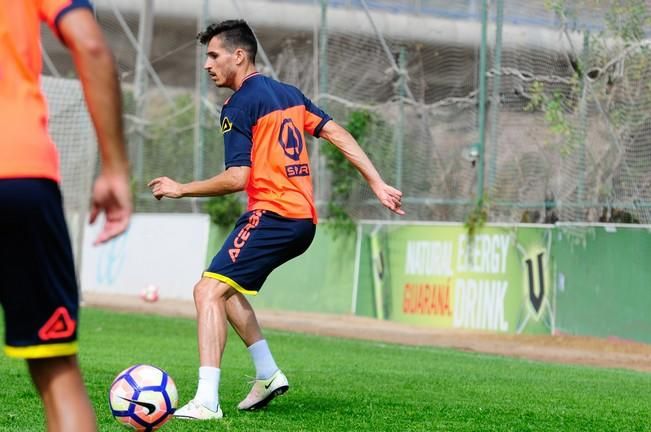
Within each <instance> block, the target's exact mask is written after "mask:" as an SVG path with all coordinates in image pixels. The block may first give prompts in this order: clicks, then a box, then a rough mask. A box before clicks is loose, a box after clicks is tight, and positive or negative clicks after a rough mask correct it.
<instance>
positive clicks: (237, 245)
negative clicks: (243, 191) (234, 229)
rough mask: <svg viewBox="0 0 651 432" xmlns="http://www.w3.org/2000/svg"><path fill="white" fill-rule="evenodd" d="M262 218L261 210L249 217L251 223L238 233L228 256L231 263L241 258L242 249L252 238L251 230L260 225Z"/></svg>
mask: <svg viewBox="0 0 651 432" xmlns="http://www.w3.org/2000/svg"><path fill="white" fill-rule="evenodd" d="M261 216H262V211H261V210H256V211H254V212H253V213H252V214H251V216H249V222H248V223H247V224H246V225H244V227H243V228H242V229H241V230H240V232H238V233H237V236H236V237H235V240H233V247H232V248H230V249H229V250H228V255H229V256H230V257H231V261H233V262H235V261H237V257H238V256H240V252H241V251H242V248H243V247H244V246H245V245H246V242H247V240H248V239H249V237H250V236H251V230H252V229H253V228H255V227H257V226H258V224H260V217H261Z"/></svg>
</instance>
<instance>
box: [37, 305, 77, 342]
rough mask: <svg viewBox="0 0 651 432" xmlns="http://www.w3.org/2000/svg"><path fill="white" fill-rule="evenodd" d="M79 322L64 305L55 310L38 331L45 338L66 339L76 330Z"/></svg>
mask: <svg viewBox="0 0 651 432" xmlns="http://www.w3.org/2000/svg"><path fill="white" fill-rule="evenodd" d="M76 326H77V323H76V322H75V321H74V320H73V319H72V318H71V317H70V314H69V313H68V309H66V308H64V307H63V306H61V307H59V308H57V310H55V311H54V313H53V314H52V316H51V317H50V319H48V320H47V322H46V323H45V325H43V327H41V329H40V330H39V331H38V337H39V338H40V339H41V340H43V341H47V340H51V339H65V338H67V337H70V336H72V334H73V333H74V332H75V328H76Z"/></svg>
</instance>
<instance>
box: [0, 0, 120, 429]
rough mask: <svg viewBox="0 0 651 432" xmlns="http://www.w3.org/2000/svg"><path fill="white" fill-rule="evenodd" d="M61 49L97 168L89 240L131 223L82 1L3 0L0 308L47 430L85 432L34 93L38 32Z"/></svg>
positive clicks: (67, 272)
mask: <svg viewBox="0 0 651 432" xmlns="http://www.w3.org/2000/svg"><path fill="white" fill-rule="evenodd" d="M41 21H45V22H46V23H47V24H48V25H49V26H50V28H51V29H52V30H53V31H54V33H56V35H57V36H58V37H59V38H60V39H61V41H62V42H63V43H64V44H65V45H66V47H67V48H68V49H69V51H70V53H71V54H72V57H73V59H74V62H75V66H76V70H77V72H78V74H79V78H80V79H81V83H82V86H83V89H84V95H85V98H86V102H87V105H88V109H89V112H90V115H91V118H92V120H93V124H94V126H95V131H96V134H97V139H98V142H99V147H100V155H101V160H102V169H101V172H100V174H99V176H98V178H97V180H96V181H95V184H94V189H93V195H92V208H91V212H90V219H91V222H92V221H94V220H95V218H96V217H97V216H98V214H99V213H100V212H105V214H106V224H105V225H104V227H103V229H102V230H101V232H100V234H99V236H98V238H97V240H96V242H97V243H102V242H105V241H107V240H109V239H111V238H113V237H115V236H117V235H119V234H120V233H122V232H123V231H124V230H125V229H126V227H127V225H128V223H129V218H130V215H131V208H132V205H131V194H130V190H129V182H128V164H127V160H126V156H125V154H126V153H125V148H124V141H123V131H122V123H121V122H122V116H121V99H120V92H119V86H118V81H117V70H116V67H115V63H114V61H113V57H112V54H111V52H110V50H109V48H108V45H107V44H106V42H105V40H104V38H103V36H102V34H101V31H100V28H99V26H98V24H97V23H96V21H95V18H94V16H93V13H92V9H91V5H90V4H89V3H88V1H87V0H6V1H3V2H2V4H1V5H0V59H2V60H1V61H0V274H2V280H1V281H0V303H1V304H2V307H3V309H4V318H5V331H6V335H5V353H6V354H7V355H9V356H11V357H16V358H22V359H25V360H26V361H27V365H28V369H29V372H30V374H31V377H32V380H33V382H34V385H35V387H36V389H37V390H38V392H39V395H40V397H41V399H42V401H43V404H44V408H45V416H46V421H47V429H48V431H50V432H59V431H60V432H69V431H82V432H86V431H94V430H96V429H97V425H96V420H95V414H94V412H93V409H92V406H91V404H90V401H89V399H88V395H87V394H86V389H85V387H84V384H83V381H82V376H81V372H80V370H79V366H78V363H77V355H76V353H77V342H76V339H77V327H78V307H79V298H78V290H77V282H76V278H75V269H74V264H73V257H72V249H71V244H70V239H69V237H68V231H67V227H66V223H65V220H64V215H63V206H62V202H61V192H60V189H59V181H60V172H59V159H58V154H57V150H56V147H55V146H54V143H53V142H52V140H51V138H50V136H49V135H48V132H47V122H48V117H47V107H46V103H45V99H44V97H43V94H42V93H41V89H40V74H41V46H40V24H41Z"/></svg>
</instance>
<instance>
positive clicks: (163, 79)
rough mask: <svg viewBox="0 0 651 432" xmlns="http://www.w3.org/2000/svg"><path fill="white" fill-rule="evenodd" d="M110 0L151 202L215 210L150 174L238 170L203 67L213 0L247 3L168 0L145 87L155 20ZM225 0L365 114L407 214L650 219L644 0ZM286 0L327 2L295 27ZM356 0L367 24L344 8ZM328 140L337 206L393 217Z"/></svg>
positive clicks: (144, 206)
mask: <svg viewBox="0 0 651 432" xmlns="http://www.w3.org/2000/svg"><path fill="white" fill-rule="evenodd" d="M100 3H101V6H102V7H99V8H98V20H99V22H100V23H101V24H102V27H103V28H104V30H105V32H106V34H107V36H108V38H109V41H110V42H111V44H112V46H113V47H114V50H115V53H116V57H117V59H118V62H119V65H120V68H121V76H122V81H123V89H124V93H125V107H126V118H127V128H128V133H129V146H130V157H131V160H132V163H133V164H134V189H135V191H136V196H137V203H136V208H137V210H139V211H202V204H201V202H198V201H196V200H195V201H184V200H181V201H163V202H157V201H155V200H154V199H153V198H152V197H151V196H150V195H149V193H148V190H147V188H146V182H147V180H148V179H150V178H152V177H155V176H159V175H168V176H170V177H174V178H176V179H178V180H180V181H190V180H192V179H194V178H197V177H203V178H205V177H208V176H211V175H215V174H217V173H218V172H220V171H221V170H222V169H223V148H222V139H221V135H220V134H219V132H218V128H217V122H218V116H219V110H220V108H221V103H222V102H223V100H225V99H226V97H228V94H229V92H228V91H223V90H217V89H212V88H209V87H208V86H207V85H206V84H205V83H203V84H202V83H201V82H200V81H199V80H200V77H201V74H202V72H201V70H200V65H201V60H202V58H201V53H200V52H199V53H198V52H197V46H196V43H195V41H194V35H195V34H196V32H197V21H196V18H195V17H196V16H197V15H198V14H199V10H200V8H202V7H204V8H206V9H205V10H207V11H208V14H207V16H204V17H202V19H204V20H205V21H206V22H211V21H219V20H221V19H224V18H232V17H231V16H222V14H223V10H222V9H220V10H217V9H216V8H214V9H211V7H212V6H211V3H210V2H205V1H200V0H194V1H191V2H190V3H188V5H189V6H188V7H194V8H196V9H197V10H193V11H191V12H188V13H186V14H185V15H183V16H181V15H179V16H178V19H174V18H171V17H170V16H169V15H167V14H160V15H158V14H156V7H159V8H163V7H165V5H166V4H167V2H160V3H158V5H159V6H156V3H154V12H153V13H152V15H151V16H150V17H149V18H150V20H151V21H152V23H151V24H152V27H153V32H152V37H151V49H150V52H149V55H148V65H149V66H148V69H147V72H146V75H147V77H148V80H147V84H146V85H145V86H144V87H143V86H142V83H140V84H139V83H138V81H137V77H136V76H137V75H138V74H137V73H136V70H137V65H138V61H137V54H138V50H139V45H138V33H139V32H138V30H139V24H140V22H141V18H142V17H141V16H139V15H138V14H134V13H133V9H130V10H129V11H124V10H122V11H121V10H120V8H118V7H115V5H113V6H112V2H110V1H108V0H107V1H102V2H98V4H100ZM225 3H226V4H227V6H228V7H230V8H231V9H229V10H233V11H235V12H234V13H237V14H239V15H238V16H240V17H242V18H244V19H247V20H248V21H249V22H250V23H251V24H252V26H253V27H254V29H255V31H256V34H257V36H258V38H259V42H260V46H261V47H262V49H263V51H264V53H265V58H264V59H262V58H260V59H259V61H258V66H259V68H260V69H261V70H262V71H263V72H264V73H266V74H269V75H273V76H276V77H278V78H279V79H281V80H283V81H286V82H289V83H292V84H294V85H297V86H298V87H299V88H301V89H302V90H303V91H304V92H305V93H306V94H307V95H308V96H309V97H311V98H312V99H314V100H315V101H316V102H317V103H318V104H319V105H321V106H323V107H324V108H325V109H326V110H327V111H328V112H329V113H331V114H332V115H333V117H334V118H335V119H336V121H338V122H339V123H341V124H342V125H349V124H350V123H351V122H353V120H355V119H357V120H359V119H360V118H363V119H365V120H364V122H366V123H365V126H364V128H363V134H362V135H361V136H359V140H360V143H361V144H362V146H363V147H364V149H365V150H366V151H367V152H368V154H369V156H370V158H371V159H372V160H373V161H374V163H375V164H376V165H377V167H378V168H379V170H380V171H381V173H382V175H383V176H384V177H385V178H386V180H387V181H389V182H391V183H392V184H395V185H397V186H398V187H400V188H401V189H402V190H403V192H404V203H405V208H406V210H407V212H408V214H407V216H405V218H407V219H411V220H464V219H465V218H466V217H467V216H468V214H469V212H470V211H471V210H472V209H473V208H474V207H475V206H476V205H477V203H478V202H479V200H480V198H481V199H482V203H483V204H484V205H485V207H486V209H487V211H488V218H489V220H490V221H503V222H554V221H557V220H560V221H607V222H608V221H612V222H627V221H628V222H639V223H650V222H651V214H649V207H651V192H649V191H650V190H651V188H649V182H650V181H651V176H650V175H649V172H651V170H649V165H650V164H651V130H650V129H651V121H650V120H649V115H650V114H649V113H651V106H650V105H651V87H649V83H650V82H651V76H650V75H651V61H650V60H649V58H651V56H650V55H649V43H648V39H647V38H648V37H649V33H650V25H649V6H648V5H647V4H646V3H645V2H644V1H642V0H621V1H610V2H604V1H597V0H585V1H576V2H565V1H561V0H554V1H552V0H546V1H543V0H540V1H524V0H504V1H492V2H482V1H471V0H468V1H462V2H452V3H451V2H443V1H439V0H430V1H427V0H422V1H416V0H411V1H407V0H404V1H398V0H396V1H388V0H387V1H353V0H351V1H343V0H341V1H330V2H328V3H327V5H325V6H326V7H321V6H323V5H322V2H314V1H300V0H294V1H285V2H270V1H268V2H265V1H261V0H255V1H254V0H243V1H239V2H236V3H233V2H230V3H229V2H225ZM231 3H233V4H231ZM484 3H486V6H487V8H486V9H485V10H484V9H483V8H482V6H483V4H484ZM283 4H298V5H302V6H303V7H310V8H311V9H305V10H306V11H308V12H309V13H310V15H309V16H307V15H306V16H304V17H302V21H301V22H300V23H299V24H296V26H295V28H292V27H291V25H290V24H287V23H286V22H285V21H283V22H282V23H280V21H279V25H278V26H272V25H269V23H268V16H269V15H273V14H274V13H278V10H279V8H281V6H282V5H283ZM190 5H192V6H190ZM301 10H303V9H301ZM323 12H324V13H325V15H321V14H322V13H323ZM483 12H485V14H484V13H483ZM265 14H266V15H267V19H266V20H265V19H263V18H262V17H261V16H263V15H265ZM350 14H356V15H354V16H355V20H356V21H355V25H354V27H346V26H345V25H344V24H345V23H346V22H348V21H345V19H344V18H341V17H345V16H348V15H350ZM351 16H352V15H351ZM484 17H485V18H484ZM279 19H280V18H279ZM281 24H282V25H281ZM482 24H484V26H482ZM428 25H430V27H428ZM414 26H422V27H423V28H422V29H419V28H410V27H414ZM482 27H485V29H486V33H485V36H486V37H485V39H484V40H483V42H484V43H482V31H481V30H482ZM310 29H311V30H310ZM398 30H400V31H402V33H400V31H398ZM419 30H420V31H419ZM418 35H422V37H421V36H418ZM419 37H420V39H418V38H419ZM57 46H58V45H56V44H55V43H54V42H53V41H52V40H44V47H45V50H46V52H48V53H49V54H51V56H50V57H51V58H52V60H53V63H54V64H55V65H56V66H58V68H60V69H61V70H60V71H59V72H60V73H62V74H65V73H66V72H65V71H66V70H70V64H66V63H65V61H64V60H63V59H64V57H63V56H62V55H61V51H62V49H61V48H57ZM482 46H485V50H483V52H484V53H485V63H482V61H481V60H482ZM50 73H51V72H50ZM482 77H484V78H485V84H486V85H485V86H482V85H481V81H482V79H481V78H482ZM482 107H484V108H485V110H482V109H481V108H482ZM357 120H355V121H357ZM358 126H359V124H358ZM328 145H329V144H327V143H324V142H320V143H319V142H311V144H310V152H311V157H312V162H313V165H314V167H313V173H314V181H315V190H316V197H317V201H318V203H319V210H320V212H321V214H322V216H326V215H327V213H328V211H329V206H328V203H329V202H331V201H333V200H338V201H339V203H340V204H341V205H342V206H343V207H344V208H345V209H346V210H347V211H348V213H349V214H350V215H351V216H352V217H354V218H363V219H384V218H389V217H390V215H389V213H388V212H386V211H385V210H384V209H382V208H381V207H380V206H379V205H378V203H377V202H376V201H375V200H374V197H373V194H372V192H371V191H370V190H369V189H368V187H367V186H366V185H365V184H364V182H363V180H362V179H361V177H359V176H357V177H355V176H353V177H351V179H350V182H351V184H352V188H350V190H349V191H348V192H347V194H346V195H343V196H336V194H335V190H336V188H333V186H332V185H333V182H334V181H336V180H337V176H338V173H337V172H334V171H333V169H332V168H328V160H327V151H325V149H324V148H325V147H326V146H328Z"/></svg>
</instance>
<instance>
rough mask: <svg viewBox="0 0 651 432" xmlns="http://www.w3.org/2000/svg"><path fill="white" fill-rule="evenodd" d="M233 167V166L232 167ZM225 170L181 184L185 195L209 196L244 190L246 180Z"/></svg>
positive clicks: (182, 192)
mask: <svg viewBox="0 0 651 432" xmlns="http://www.w3.org/2000/svg"><path fill="white" fill-rule="evenodd" d="M231 169H233V168H231ZM229 171H230V170H227V171H224V172H222V173H220V174H218V175H216V176H215V177H212V178H209V179H206V180H197V181H193V182H190V183H185V184H182V185H181V194H182V196H183V197H208V196H219V195H226V194H229V193H233V192H240V191H242V190H244V188H245V186H246V182H244V181H243V180H242V179H241V178H240V177H239V176H236V175H233V173H229Z"/></svg>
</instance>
